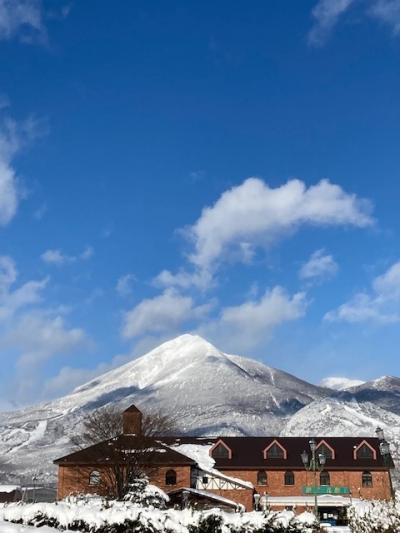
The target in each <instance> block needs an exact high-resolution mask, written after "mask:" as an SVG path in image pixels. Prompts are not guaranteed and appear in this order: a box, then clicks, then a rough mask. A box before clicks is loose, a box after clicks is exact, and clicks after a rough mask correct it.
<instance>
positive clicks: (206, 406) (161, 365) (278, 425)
mask: <svg viewBox="0 0 400 533" xmlns="http://www.w3.org/2000/svg"><path fill="white" fill-rule="evenodd" d="M393 379H398V378H393ZM399 382H400V380H399ZM364 385H365V384H364ZM384 386H385V384H384V383H381V385H380V387H381V389H384ZM386 386H387V387H389V390H388V391H385V390H379V391H378V393H379V394H380V395H381V396H382V395H383V396H382V398H381V399H382V402H383V403H384V404H385V405H386V404H388V405H389V406H390V405H392V404H393V405H392V407H393V409H395V410H396V409H397V408H399V409H400V399H399V401H398V399H397V389H396V387H394V382H393V383H392V382H390V383H386ZM390 387H392V388H393V387H394V389H395V390H391V389H390ZM371 390H372V392H371ZM399 390H400V389H399ZM376 393H377V390H376V388H375V389H374V388H373V386H372V385H370V388H368V386H367V387H364V388H363V389H361V390H357V391H355V392H354V393H353V392H348V391H334V390H331V389H327V388H324V387H319V386H317V385H313V384H311V383H308V382H306V381H304V380H301V379H299V378H297V377H295V376H293V375H291V374H289V373H287V372H284V371H282V370H279V369H276V368H272V367H269V366H267V365H265V364H263V363H261V362H259V361H256V360H254V359H249V358H246V357H243V356H240V355H231V354H226V353H224V352H222V351H221V350H219V349H218V348H216V347H215V346H214V345H212V344H211V343H209V342H208V341H206V340H205V339H203V338H201V337H199V336H195V335H190V334H186V335H182V336H180V337H176V338H175V339H172V340H170V341H167V342H165V343H163V344H161V345H160V346H158V347H156V348H154V349H153V350H151V351H150V352H148V353H147V354H144V355H143V356H141V357H139V358H137V359H134V360H133V361H130V362H128V363H125V364H124V365H122V366H120V367H118V368H116V369H113V370H110V371H108V372H107V373H105V374H103V375H101V376H98V377H97V378H94V379H92V380H90V381H89V382H87V383H85V384H83V385H81V386H79V387H77V388H76V389H75V390H74V391H72V392H71V393H70V394H68V395H66V396H64V397H62V398H58V399H56V400H53V401H50V402H44V403H42V404H39V405H37V406H32V407H26V408H24V409H20V410H17V411H12V412H9V413H0V456H2V457H4V459H5V466H3V477H7V479H10V480H16V479H23V480H24V479H25V480H26V481H29V479H30V478H31V477H32V476H33V475H35V476H37V477H38V479H40V480H41V481H42V482H48V483H52V482H54V480H55V469H54V467H53V466H52V461H53V460H54V459H55V458H56V457H57V456H61V455H65V453H68V452H69V451H71V441H70V435H72V434H76V433H77V432H79V427H80V424H81V422H82V419H83V417H85V416H86V415H87V413H89V412H91V411H92V410H94V409H96V408H99V407H102V406H104V405H108V404H113V405H115V406H116V407H118V408H119V409H121V410H122V409H124V408H126V407H127V406H128V405H130V404H132V403H135V404H136V405H138V407H139V408H141V409H142V410H144V411H147V412H151V411H155V410H162V411H164V412H166V413H174V418H176V420H177V423H178V429H179V430H180V431H181V432H182V433H186V434H188V433H191V434H194V435H221V434H227V435H228V434H230V435H278V434H280V433H281V432H282V431H285V428H286V429H287V430H290V427H291V426H290V425H289V424H290V421H291V420H292V419H295V420H296V418H295V417H296V416H297V418H299V416H300V415H299V413H300V414H301V412H302V410H304V409H307V407H309V406H310V405H311V406H312V405H315V406H318V405H319V404H321V403H322V402H324V401H336V402H338V404H340V403H342V404H343V405H344V404H345V403H346V402H348V401H351V400H354V401H357V395H359V396H360V398H361V400H360V402H361V403H362V401H363V400H362V397H363V396H365V397H366V398H368V395H370V394H376ZM365 402H367V400H365ZM375 407H376V412H377V416H376V417H377V418H379V416H381V415H382V413H381V411H378V410H379V409H380V407H379V406H378V405H377V406H375ZM393 409H392V411H393ZM310 412H312V413H313V416H314V417H315V418H318V417H320V412H321V411H320V410H318V408H317V407H316V408H315V409H314V410H311V411H310ZM393 416H395V415H393ZM372 418H373V417H372ZM304 420H306V422H307V418H303V419H302V420H300V421H301V423H302V424H303V426H302V425H301V424H300V422H299V424H298V427H299V428H300V427H302V431H304V432H306V428H305V427H304V423H305V422H304ZM308 422H309V423H311V422H312V421H311V420H309V421H308ZM328 429H329V428H327V430H328ZM399 440H400V436H399ZM4 470H5V472H4Z"/></svg>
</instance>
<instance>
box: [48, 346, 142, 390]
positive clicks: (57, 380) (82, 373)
mask: <svg viewBox="0 0 400 533" xmlns="http://www.w3.org/2000/svg"><path fill="white" fill-rule="evenodd" d="M131 359H132V356H131V355H116V356H115V357H113V358H112V360H111V362H108V363H100V364H98V365H97V366H96V367H95V368H73V367H70V366H64V367H62V368H61V369H60V371H59V372H58V373H57V374H56V375H55V376H53V377H51V378H50V379H48V380H47V381H46V382H45V383H44V386H43V397H44V398H46V399H47V398H54V397H60V396H62V395H63V394H68V393H70V392H71V391H73V390H74V389H75V388H77V387H79V386H80V385H82V384H86V383H88V382H89V381H91V380H93V379H95V378H96V377H97V376H100V375H102V374H105V373H106V372H108V371H110V370H112V369H113V368H116V367H118V366H121V365H123V364H125V363H127V362H128V361H130V360H131Z"/></svg>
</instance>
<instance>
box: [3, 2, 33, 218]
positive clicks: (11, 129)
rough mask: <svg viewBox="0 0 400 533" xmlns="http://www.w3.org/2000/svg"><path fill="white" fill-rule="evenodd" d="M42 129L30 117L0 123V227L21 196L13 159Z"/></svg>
mask: <svg viewBox="0 0 400 533" xmlns="http://www.w3.org/2000/svg"><path fill="white" fill-rule="evenodd" d="M0 2H1V0H0ZM0 5H1V4H0ZM42 128H43V126H42V124H41V123H40V122H39V121H37V120H35V119H34V118H32V117H30V118H28V119H27V120H25V121H23V122H20V123H17V122H16V121H14V120H12V119H6V120H3V121H2V122H0V226H6V225H7V224H8V223H9V222H11V220H12V219H13V218H14V217H15V215H16V213H17V209H18V204H19V201H20V199H21V196H22V190H21V189H22V188H21V187H20V184H19V180H18V177H17V175H16V172H15V170H14V168H13V165H12V163H13V159H14V158H15V156H16V155H17V154H18V152H19V151H20V150H21V149H22V148H23V147H24V146H25V145H26V144H28V143H29V142H31V141H32V140H33V139H35V138H36V137H37V136H38V135H41V134H42V133H43V131H41V130H42Z"/></svg>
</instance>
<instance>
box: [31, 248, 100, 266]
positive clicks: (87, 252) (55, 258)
mask: <svg viewBox="0 0 400 533" xmlns="http://www.w3.org/2000/svg"><path fill="white" fill-rule="evenodd" d="M93 254H94V250H93V248H92V247H91V246H87V247H86V248H85V249H84V250H83V252H82V253H80V254H79V255H67V254H65V253H64V252H62V251H61V250H60V249H58V248H52V249H49V250H46V251H45V252H43V253H42V255H41V256H40V258H41V260H42V261H43V262H44V263H47V264H49V265H57V266H62V265H66V264H68V263H75V262H76V261H79V260H82V261H87V260H88V259H90V258H91V257H92V256H93Z"/></svg>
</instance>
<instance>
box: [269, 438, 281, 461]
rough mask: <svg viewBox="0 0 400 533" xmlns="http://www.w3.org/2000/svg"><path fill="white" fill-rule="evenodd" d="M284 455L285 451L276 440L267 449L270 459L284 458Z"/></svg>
mask: <svg viewBox="0 0 400 533" xmlns="http://www.w3.org/2000/svg"><path fill="white" fill-rule="evenodd" d="M284 457H285V453H284V451H283V450H282V448H281V447H280V446H278V444H277V443H276V442H274V444H273V445H272V446H271V447H270V448H268V450H267V458H268V459H283V458H284Z"/></svg>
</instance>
